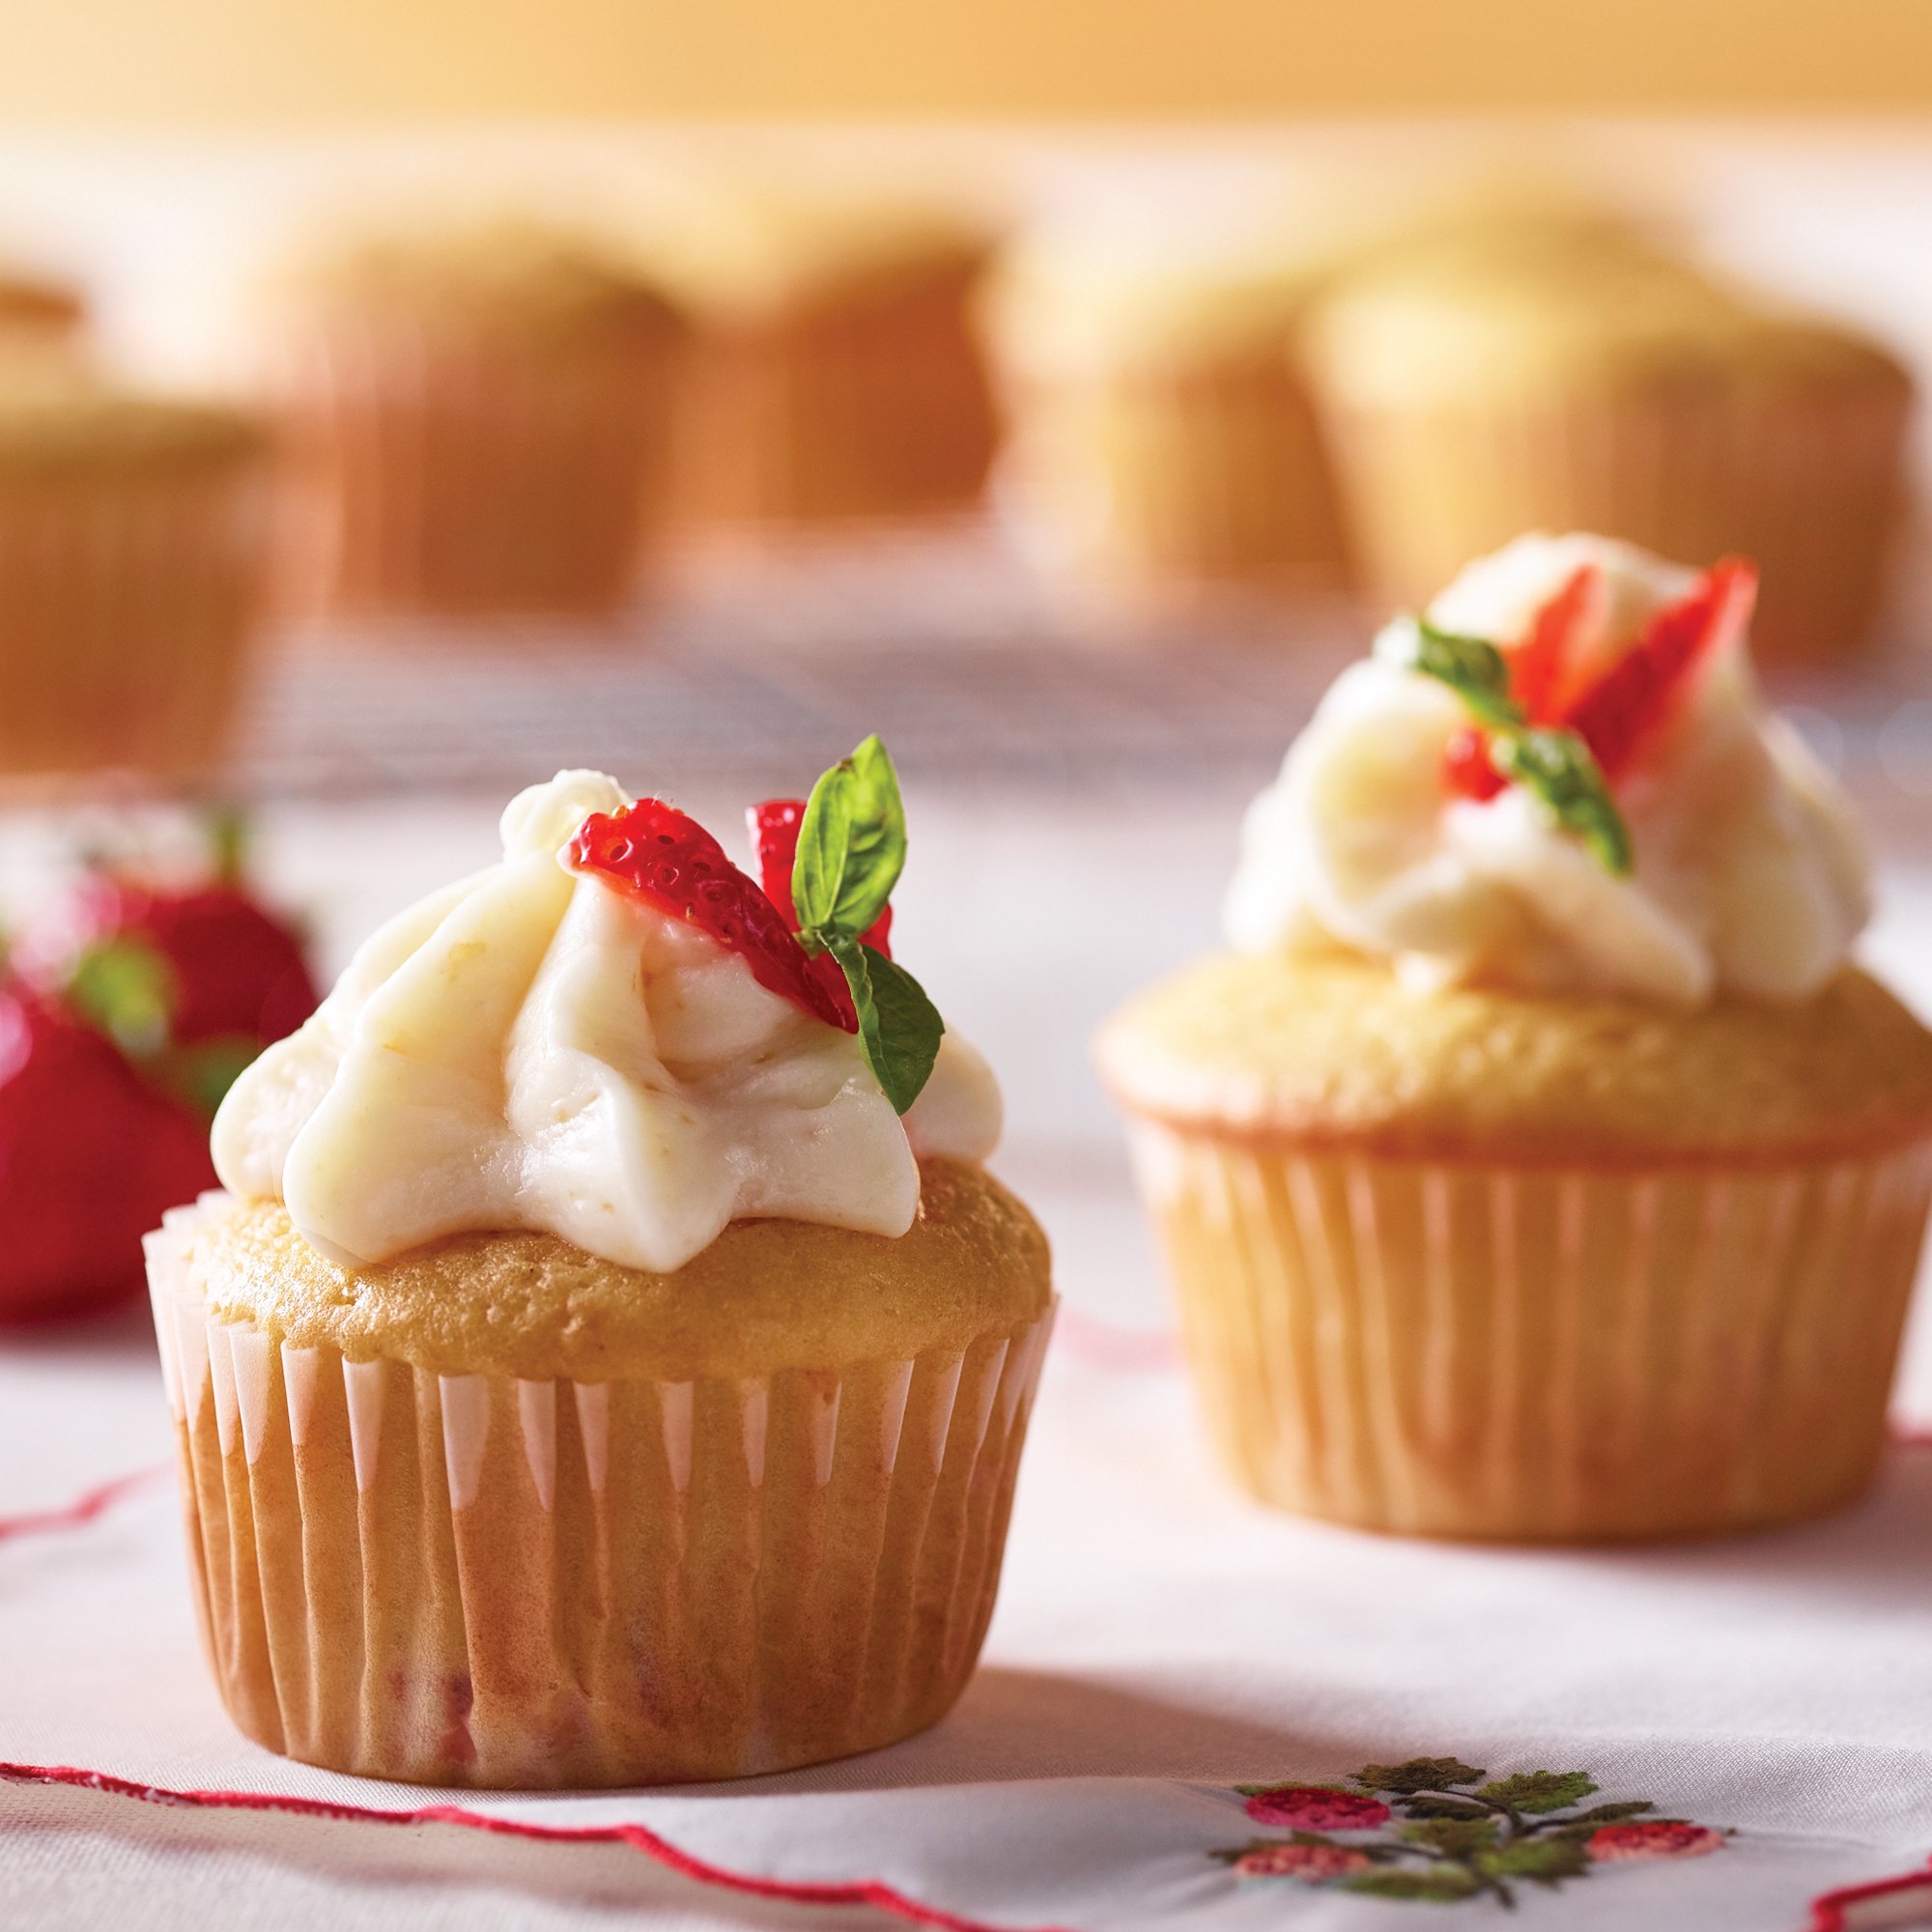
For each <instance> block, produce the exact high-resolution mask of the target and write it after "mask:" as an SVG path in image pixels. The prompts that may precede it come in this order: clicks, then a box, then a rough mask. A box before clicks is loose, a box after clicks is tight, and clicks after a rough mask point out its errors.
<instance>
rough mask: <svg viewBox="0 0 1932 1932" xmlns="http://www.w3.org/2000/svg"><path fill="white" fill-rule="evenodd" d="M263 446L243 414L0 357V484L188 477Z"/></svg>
mask: <svg viewBox="0 0 1932 1932" xmlns="http://www.w3.org/2000/svg"><path fill="white" fill-rule="evenodd" d="M268 443H269V438H268V432H267V430H266V428H265V427H264V425H263V424H262V422H261V421H260V420H259V419H258V418H257V417H255V416H253V415H251V414H249V413H247V412H245V411H241V410H237V409H231V408H229V407H227V406H226V405H223V404H218V403H213V402H203V401H199V400H193V399H189V398H185V397H178V396H166V395H159V394H155V393H151V392H149V391H145V390H140V389H133V388H126V387H122V386H120V385H118V384H112V383H108V382H106V381H103V380H101V379H99V378H97V377H94V376H91V375H88V374H86V373H85V372H83V371H80V370H78V369H76V368H74V367H72V366H71V365H68V364H65V363H62V362H59V361H54V360H50V359H48V358H46V357H43V356H39V355H5V354H0V475H14V474H40V473H50V474H56V473H57V474H84V475H94V474H97V473H106V474H112V473H116V472H120V471H132V472H146V471H150V470H154V469H173V468H187V469H193V468H198V467H200V466H202V465H206V464H217V465H218V464H225V463H232V462H235V461H237V460H242V459H247V458H251V457H255V456H258V455H260V454H262V453H264V452H265V451H266V450H267V448H268Z"/></svg>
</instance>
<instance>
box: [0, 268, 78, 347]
mask: <svg viewBox="0 0 1932 1932" xmlns="http://www.w3.org/2000/svg"><path fill="white" fill-rule="evenodd" d="M86 316H87V301H86V298H85V297H83V296H82V294H81V293H80V291H79V290H78V289H76V288H74V287H72V286H71V284H69V283H67V282H59V281H55V280H53V279H51V278H50V277H43V276H40V275H34V274H30V273H28V272H27V271H26V270H20V269H9V268H0V329H4V330H9V331H14V330H20V331H26V332H30V333H32V334H34V335H47V336H61V335H66V334H69V333H71V331H72V330H74V329H76V328H78V327H80V325H81V323H82V322H83V321H85V320H86Z"/></svg>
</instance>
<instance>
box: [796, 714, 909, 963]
mask: <svg viewBox="0 0 1932 1932" xmlns="http://www.w3.org/2000/svg"><path fill="white" fill-rule="evenodd" d="M905 855H906V830H905V806H904V803H903V802H902V801H901V799H900V797H899V781H898V774H897V773H896V772H895V770H894V769H893V761H892V757H891V755H890V754H889V753H887V751H886V748H885V746H884V745H883V744H881V743H880V741H879V739H878V737H877V736H876V734H875V735H874V736H872V737H869V738H867V740H866V742H865V743H864V744H863V745H861V746H860V747H859V749H858V750H857V751H855V752H854V753H852V755H851V756H850V757H849V758H840V759H839V761H838V763H837V764H836V765H834V766H833V767H832V769H831V770H830V771H829V772H826V773H824V774H823V775H822V776H821V777H820V779H819V781H818V782H817V783H816V784H815V785H813V786H812V788H811V796H810V798H809V799H808V800H807V801H806V806H805V817H804V818H803V820H802V821H801V822H800V824H799V828H798V856H797V857H796V858H795V859H794V860H793V862H792V875H791V897H792V910H793V912H794V913H795V914H796V916H797V919H798V923H799V924H800V925H801V926H811V927H815V928H817V929H819V930H821V931H822V932H824V933H825V934H826V936H827V937H828V938H829V937H830V936H831V935H832V934H834V933H845V934H849V935H850V936H851V937H852V938H855V939H856V938H857V937H858V936H859V935H860V934H861V933H863V932H865V931H867V929H868V928H869V927H870V926H871V924H872V923H873V921H874V920H876V919H877V918H878V916H879V915H880V914H881V913H882V912H884V911H885V909H886V901H887V900H888V899H889V898H890V897H891V896H892V892H893V888H894V887H895V885H897V884H898V879H899V874H900V872H902V871H903V870H904V869H905Z"/></svg>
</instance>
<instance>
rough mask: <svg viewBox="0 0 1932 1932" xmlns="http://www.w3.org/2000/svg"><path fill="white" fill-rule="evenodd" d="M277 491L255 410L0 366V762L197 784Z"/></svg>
mask: <svg viewBox="0 0 1932 1932" xmlns="http://www.w3.org/2000/svg"><path fill="white" fill-rule="evenodd" d="M270 549H271V546H270V474H269V462H268V442H267V439H266V437H265V436H264V434H263V431H262V429H261V428H260V426H259V425H258V424H257V423H256V422H255V421H254V420H253V419H252V418H250V417H248V416H246V415H244V414H241V413H238V412H234V411H231V410H227V409H220V408H215V407H213V406H206V405H202V404H198V403H190V402H185V401H177V400H173V399H169V398H163V397H159V396H152V395H143V394H138V393H133V392H130V391H126V390H122V389H118V388H113V387H108V386H105V385H103V384H97V383H94V382H91V381H88V380H86V379H85V378H83V377H81V376H79V375H77V374H74V373H71V372H67V371H62V370H58V369H56V368H54V367H53V366H51V365H49V364H47V363H45V362H43V361H41V360H40V359H38V358H28V359H25V360H9V361H7V362H5V363H4V364H0V773H7V774H11V775H14V776H19V775H34V776H43V775H50V774H75V773H91V772H98V771H102V770H108V769H114V770H122V771H129V772H136V773H140V774H144V775H148V776H152V777H160V778H164V779H170V780H185V779H192V778H195V777H199V776H202V775H204V774H205V773H206V772H207V771H208V769H209V768H210V767H211V766H213V764H215V763H216V762H217V761H218V760H219V758H220V756H221V754H222V753H223V751H224V750H225V748H226V746H227V743H228V739H229V735H230V730H231V727H232V725H233V724H234V720H235V715H236V711H237V707H238V703H239V700H240V698H241V692H242V684H243V674H244V671H245V669H246V665H247V660H248V657H249V655H250V652H251V649H252V647H253V645H254V643H255V641H256V639H257V635H258V633H259V630H260V628H261V620H262V611H263V605H264V600H265V595H266V590H267V583H268V578H269V574H270Z"/></svg>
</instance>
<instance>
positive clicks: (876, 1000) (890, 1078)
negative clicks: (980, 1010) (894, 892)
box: [823, 933, 946, 1114]
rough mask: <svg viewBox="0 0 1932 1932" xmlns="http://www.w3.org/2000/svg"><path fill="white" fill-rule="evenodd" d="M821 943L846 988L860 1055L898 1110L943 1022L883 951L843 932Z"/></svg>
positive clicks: (918, 1081) (928, 1062)
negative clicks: (861, 1048) (856, 1021)
mask: <svg viewBox="0 0 1932 1932" xmlns="http://www.w3.org/2000/svg"><path fill="white" fill-rule="evenodd" d="M823 943H824V946H825V949H826V951H827V952H830V953H831V954H832V956H833V958H834V959H836V960H837V961H838V968H839V971H840V972H842V973H843V974H844V975H845V983H846V985H847V986H848V987H850V989H851V992H852V1007H853V1009H854V1011H856V1012H857V1014H858V1015H859V1038H860V1040H861V1042H862V1043H863V1044H864V1046H865V1049H866V1059H867V1062H868V1063H869V1065H870V1066H871V1069H872V1072H873V1073H874V1074H875V1075H876V1076H877V1079H878V1082H879V1085H880V1086H881V1087H882V1088H884V1089H885V1094H886V1098H887V1099H888V1100H890V1101H891V1102H892V1103H893V1108H894V1111H895V1112H896V1113H900V1114H903V1113H905V1112H906V1111H907V1109H909V1108H910V1107H911V1105H912V1103H913V1102H914V1101H915V1100H917V1099H918V1098H919V1096H920V1092H921V1090H922V1089H923V1087H924V1086H925V1083H926V1081H927V1080H928V1079H929V1078H930V1077H931V1074H932V1064H933V1062H934V1061H935V1060H937V1059H938V1057H939V1041H940V1038H941V1037H942V1036H943V1035H944V1033H945V1032H946V1022H945V1021H944V1020H942V1019H941V1018H940V1017H939V1009H937V1008H936V1007H935V1006H934V1005H933V1004H932V1002H931V1001H930V1000H928V999H927V998H926V997H925V989H924V988H923V986H921V984H920V983H919V981H918V980H915V979H914V978H913V977H912V975H911V974H910V973H908V972H907V971H906V970H905V968H904V967H903V966H896V965H895V964H894V963H893V961H892V960H890V959H888V958H887V957H886V955H885V954H884V953H883V952H876V951H875V950H874V949H873V948H871V947H869V946H862V945H860V943H859V942H858V941H857V940H856V939H852V938H848V937H847V936H846V935H845V934H843V933H830V934H827V935H825V938H824V942H823Z"/></svg>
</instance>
